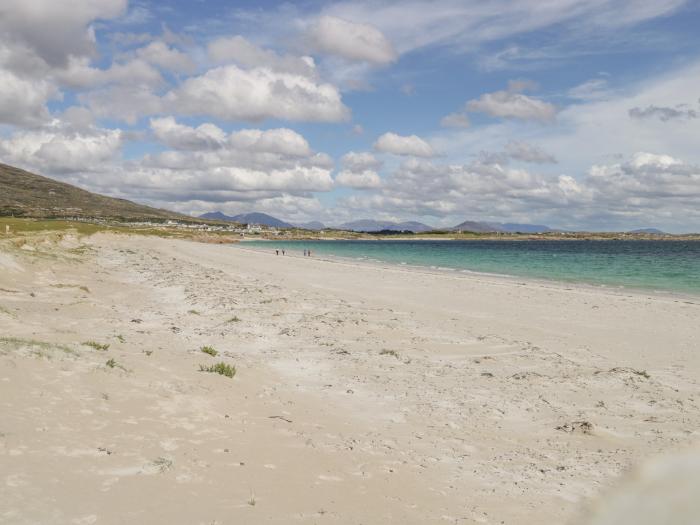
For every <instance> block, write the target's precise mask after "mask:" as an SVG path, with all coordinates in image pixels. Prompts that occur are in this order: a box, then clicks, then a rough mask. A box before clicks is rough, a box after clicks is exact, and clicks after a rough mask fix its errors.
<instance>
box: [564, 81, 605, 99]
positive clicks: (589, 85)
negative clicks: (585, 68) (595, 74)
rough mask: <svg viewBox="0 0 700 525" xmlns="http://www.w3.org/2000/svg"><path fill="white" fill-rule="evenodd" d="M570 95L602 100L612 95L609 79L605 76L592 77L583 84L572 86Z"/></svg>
mask: <svg viewBox="0 0 700 525" xmlns="http://www.w3.org/2000/svg"><path fill="white" fill-rule="evenodd" d="M567 94H568V95H569V97H571V98H573V99H577V100H601V99H604V98H608V97H609V96H611V92H610V89H609V88H608V81H607V80H606V79H604V78H592V79H591V80H587V81H586V82H584V83H583V84H579V85H578V86H574V87H572V88H571V89H570V90H569V91H568V93H567Z"/></svg>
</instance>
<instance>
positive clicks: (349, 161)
mask: <svg viewBox="0 0 700 525" xmlns="http://www.w3.org/2000/svg"><path fill="white" fill-rule="evenodd" d="M340 162H341V163H342V165H343V168H345V169H348V170H352V171H358V170H366V169H371V170H378V169H379V168H380V167H381V166H382V161H380V160H379V159H377V157H375V156H374V155H372V154H371V153H370V152H368V151H363V152H359V153H356V152H354V151H350V152H348V153H346V154H345V155H343V156H342V158H341V159H340Z"/></svg>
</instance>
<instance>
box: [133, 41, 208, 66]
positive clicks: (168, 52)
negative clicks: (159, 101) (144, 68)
mask: <svg viewBox="0 0 700 525" xmlns="http://www.w3.org/2000/svg"><path fill="white" fill-rule="evenodd" d="M135 54H136V56H137V57H138V58H140V59H142V60H145V61H146V62H149V63H151V64H154V65H156V66H158V67H160V68H162V69H166V70H168V71H175V72H178V73H192V72H193V71H194V69H195V64H194V62H193V61H192V59H191V58H190V57H189V56H188V55H186V54H185V53H183V52H182V51H179V50H178V49H175V48H174V47H171V46H168V45H167V44H166V43H164V42H160V41H155V42H151V43H150V44H148V45H147V46H145V47H142V48H140V49H137V50H136V52H135Z"/></svg>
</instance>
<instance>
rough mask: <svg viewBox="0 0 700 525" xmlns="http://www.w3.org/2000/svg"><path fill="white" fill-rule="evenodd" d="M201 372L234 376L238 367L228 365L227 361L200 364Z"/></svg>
mask: <svg viewBox="0 0 700 525" xmlns="http://www.w3.org/2000/svg"><path fill="white" fill-rule="evenodd" d="M199 371H200V372H213V373H217V374H221V375H222V376H226V377H233V376H235V375H236V367H235V366H231V365H228V364H226V363H223V362H221V363H216V364H215V365H208V366H207V365H199Z"/></svg>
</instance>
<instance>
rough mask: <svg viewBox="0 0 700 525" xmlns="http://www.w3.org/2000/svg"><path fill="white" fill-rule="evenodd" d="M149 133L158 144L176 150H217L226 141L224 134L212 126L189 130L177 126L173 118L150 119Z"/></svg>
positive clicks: (182, 126)
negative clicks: (150, 132) (160, 143)
mask: <svg viewBox="0 0 700 525" xmlns="http://www.w3.org/2000/svg"><path fill="white" fill-rule="evenodd" d="M151 131H153V134H154V135H155V137H156V139H157V140H158V141H159V142H162V143H163V144H165V145H166V146H169V147H171V148H174V149H177V150H195V151H196V150H207V149H217V148H220V147H222V146H223V144H224V141H225V140H226V133H225V132H224V131H223V130H222V129H221V128H219V127H218V126H215V125H214V124H209V123H205V124H202V125H200V126H198V127H196V128H191V127H189V126H184V125H182V124H178V123H177V122H176V121H175V119H174V118H173V117H164V118H154V119H151Z"/></svg>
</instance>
